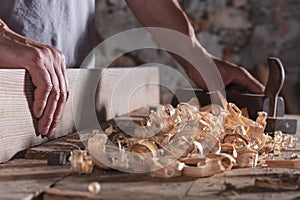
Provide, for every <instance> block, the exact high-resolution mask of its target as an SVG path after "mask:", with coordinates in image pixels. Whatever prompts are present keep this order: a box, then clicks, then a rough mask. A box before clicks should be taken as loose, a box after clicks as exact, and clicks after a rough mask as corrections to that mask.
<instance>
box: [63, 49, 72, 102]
mask: <svg viewBox="0 0 300 200" xmlns="http://www.w3.org/2000/svg"><path fill="white" fill-rule="evenodd" d="M61 69H62V73H63V77H64V79H65V84H66V90H67V100H68V98H69V93H70V91H69V81H68V77H67V72H66V61H65V56H64V55H62V63H61Z"/></svg>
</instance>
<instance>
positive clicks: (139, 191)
mask: <svg viewBox="0 0 300 200" xmlns="http://www.w3.org/2000/svg"><path fill="white" fill-rule="evenodd" d="M193 180H194V179H191V178H186V177H180V178H172V179H160V178H152V177H150V176H149V175H148V174H129V173H122V172H116V171H104V170H95V171H94V173H93V174H92V175H82V176H79V175H71V176H69V177H67V178H65V179H63V180H61V181H59V182H57V183H56V184H55V185H54V186H53V187H52V188H50V189H47V190H46V191H45V195H44V199H80V198H82V199H83V198H84V199H95V198H98V199H119V200H122V199H149V200H151V199H183V197H184V196H185V194H186V193H187V191H188V190H189V188H190V187H191V185H192V184H193ZM93 181H97V182H99V183H100V185H101V191H100V193H99V194H97V195H95V196H92V195H91V193H89V192H88V185H89V184H90V183H91V182H93Z"/></svg>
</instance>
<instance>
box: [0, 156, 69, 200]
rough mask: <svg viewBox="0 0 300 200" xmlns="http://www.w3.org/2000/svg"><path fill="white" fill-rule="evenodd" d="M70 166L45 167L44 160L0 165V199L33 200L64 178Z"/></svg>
mask: <svg viewBox="0 0 300 200" xmlns="http://www.w3.org/2000/svg"><path fill="white" fill-rule="evenodd" d="M69 173H70V166H69V165H68V166H59V167H58V166H55V167H53V166H47V161H46V160H29V159H15V160H13V161H10V162H8V163H5V164H1V165H0V199H3V200H4V199H18V200H20V199H24V200H25V199H34V198H35V197H37V196H39V195H40V194H41V192H42V191H43V190H45V188H49V187H50V186H52V184H53V183H55V182H56V181H59V180H60V179H62V178H63V177H66V176H67V175H69Z"/></svg>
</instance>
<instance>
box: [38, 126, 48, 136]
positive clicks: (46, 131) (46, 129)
mask: <svg viewBox="0 0 300 200" xmlns="http://www.w3.org/2000/svg"><path fill="white" fill-rule="evenodd" d="M49 128H50V125H49V126H46V128H44V130H43V131H41V132H40V133H41V135H43V136H46V135H47V134H48V132H49Z"/></svg>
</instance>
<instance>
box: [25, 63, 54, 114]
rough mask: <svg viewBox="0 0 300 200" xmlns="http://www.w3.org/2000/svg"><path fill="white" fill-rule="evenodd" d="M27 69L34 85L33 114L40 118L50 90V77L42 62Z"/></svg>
mask: <svg viewBox="0 0 300 200" xmlns="http://www.w3.org/2000/svg"><path fill="white" fill-rule="evenodd" d="M37 64H38V63H37ZM28 71H29V74H30V76H31V80H32V83H33V85H34V86H35V87H36V88H35V90H34V101H33V115H34V116H35V117H36V118H40V117H41V116H42V114H43V112H44V109H45V107H46V103H47V99H48V96H49V94H50V92H51V90H52V82H51V77H50V75H49V73H48V71H47V70H46V68H45V67H44V66H43V65H42V64H38V66H37V67H31V68H29V70H28Z"/></svg>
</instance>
